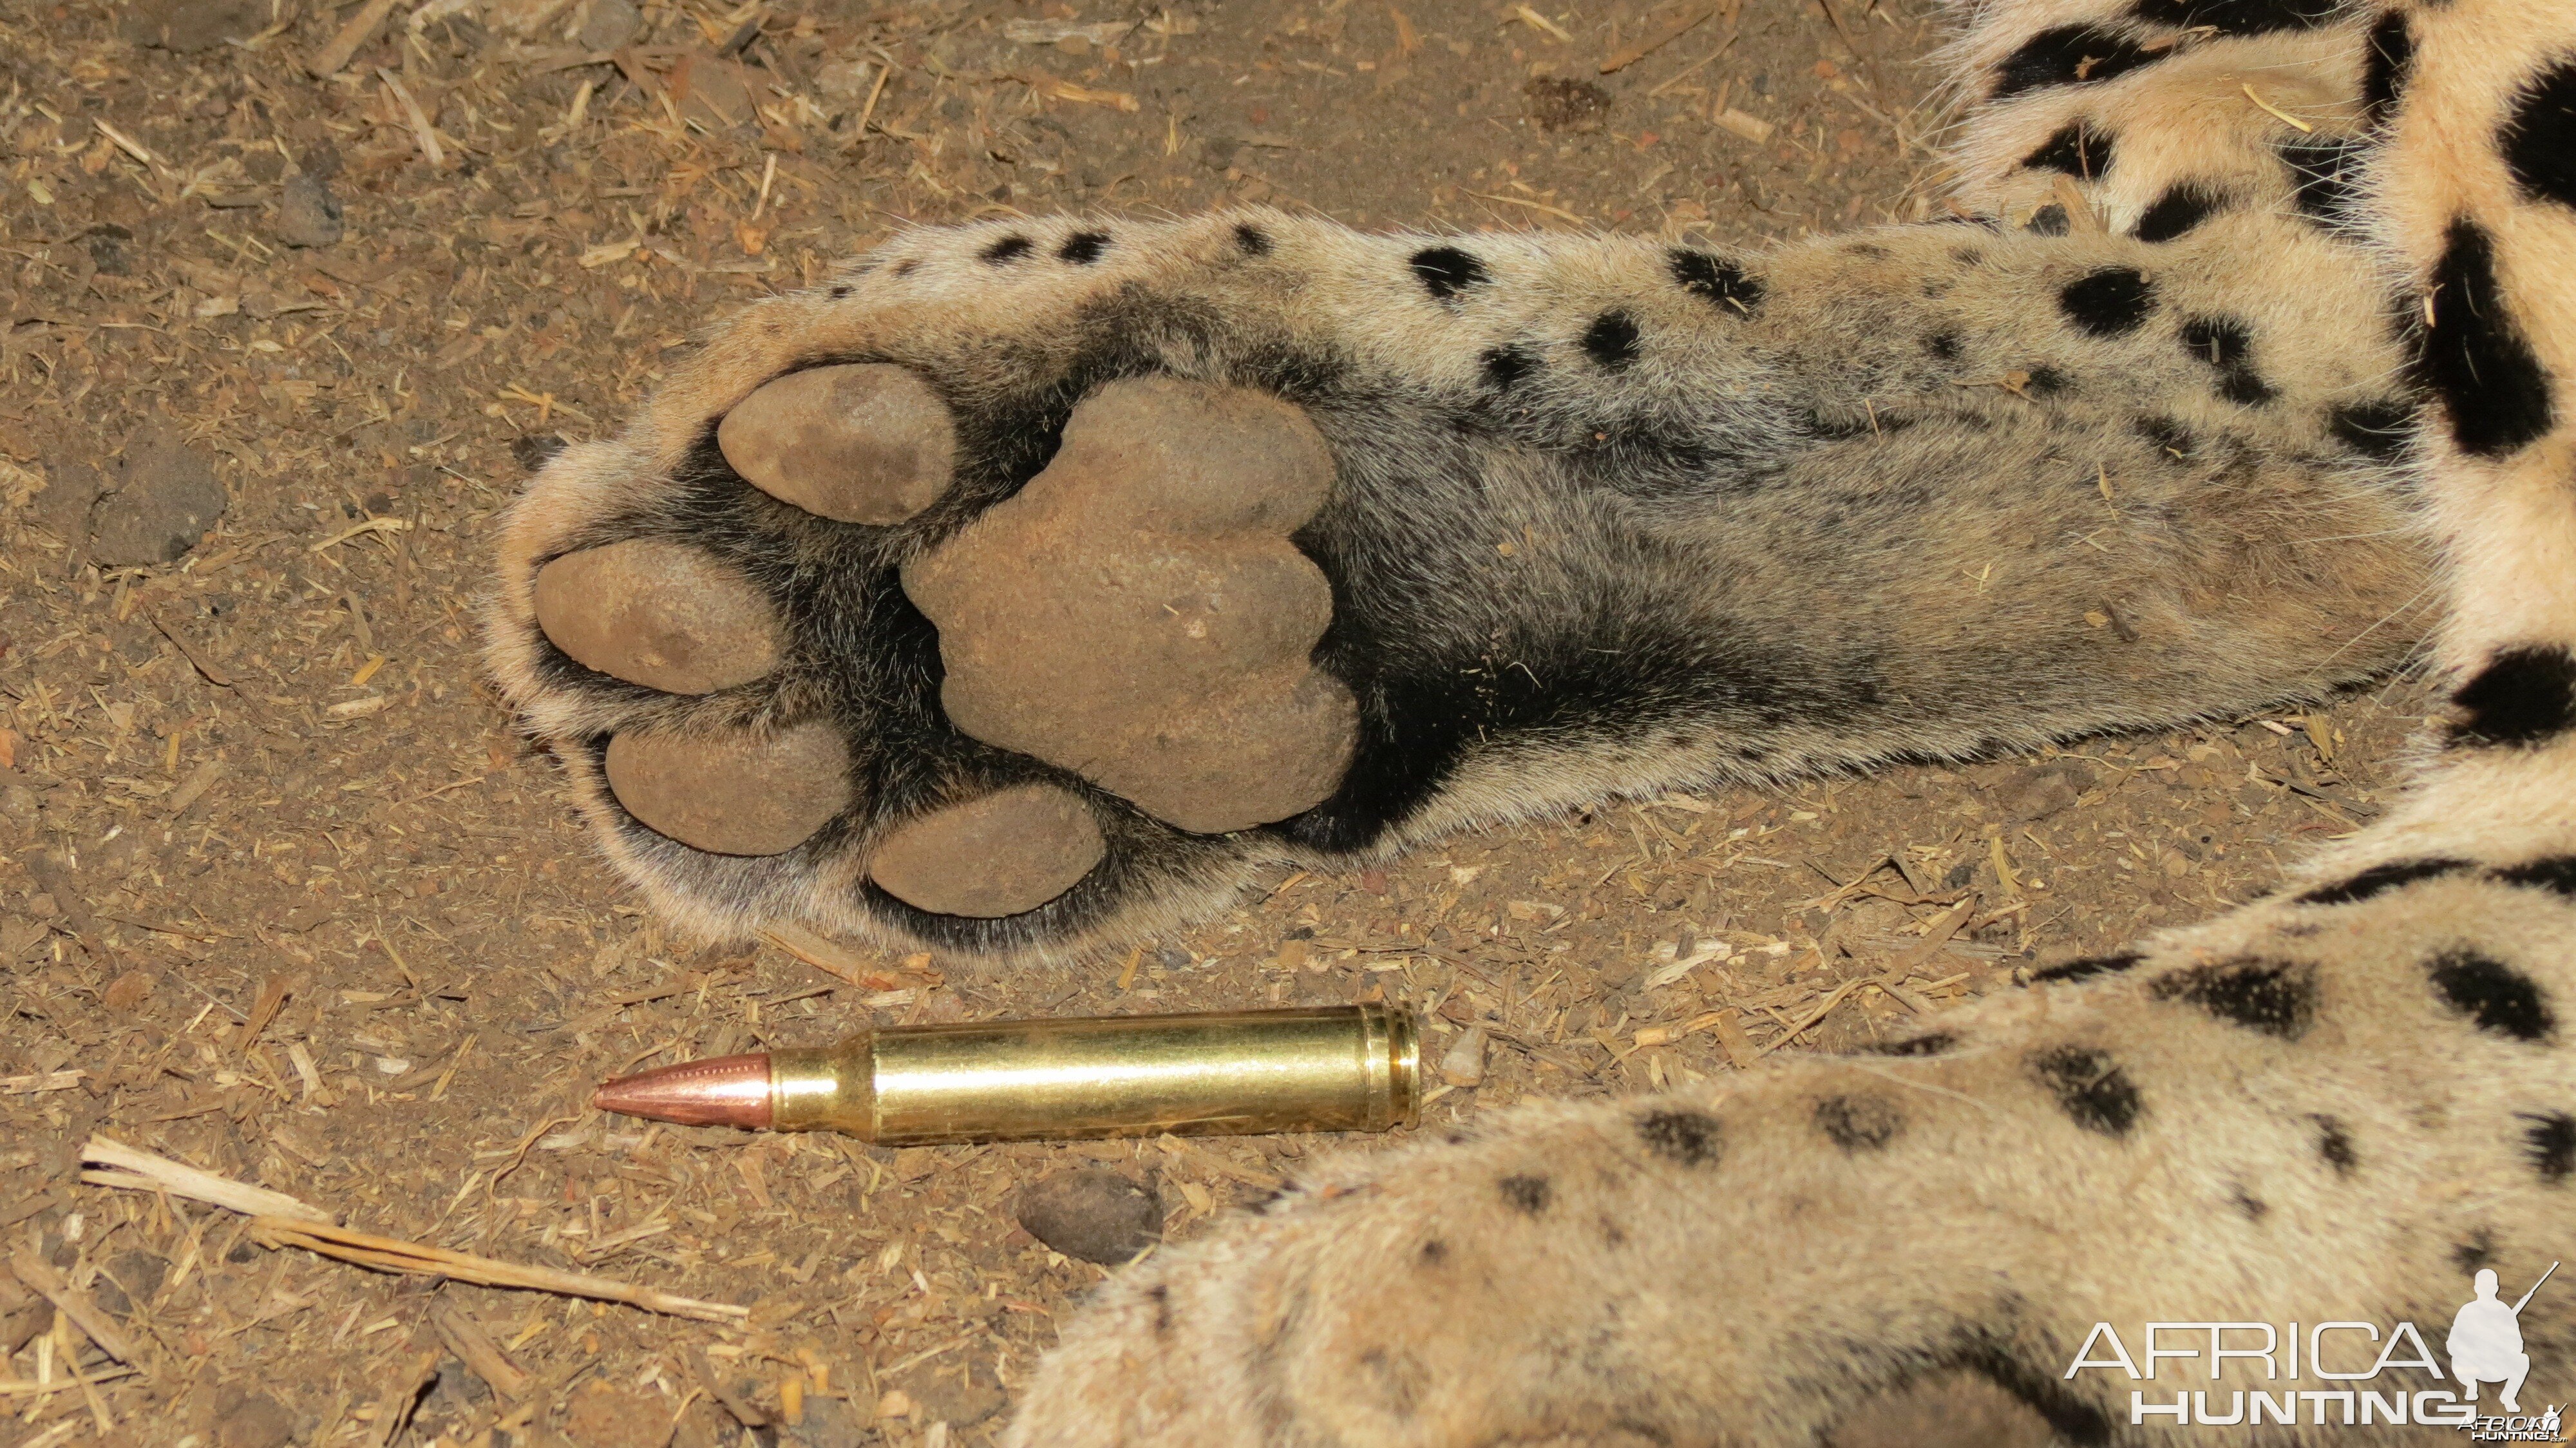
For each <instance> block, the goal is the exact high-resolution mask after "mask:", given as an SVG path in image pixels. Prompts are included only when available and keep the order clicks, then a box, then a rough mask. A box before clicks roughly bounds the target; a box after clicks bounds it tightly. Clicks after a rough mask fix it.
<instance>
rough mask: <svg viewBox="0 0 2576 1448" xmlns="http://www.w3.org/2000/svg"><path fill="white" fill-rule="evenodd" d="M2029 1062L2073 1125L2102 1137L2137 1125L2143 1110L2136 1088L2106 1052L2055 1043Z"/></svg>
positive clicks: (2119, 1133) (2127, 1131)
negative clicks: (2055, 1044) (2071, 1119)
mask: <svg viewBox="0 0 2576 1448" xmlns="http://www.w3.org/2000/svg"><path fill="white" fill-rule="evenodd" d="M2030 1064H2031V1069H2032V1070H2034V1071H2036V1072H2037V1073H2038V1074H2039V1079H2040V1081H2041V1083H2042V1084H2044V1085H2046V1086H2047V1087H2048V1089H2049V1090H2050V1091H2051V1092H2053V1093H2054V1094H2055V1095H2056V1097H2057V1105H2058V1108H2059V1109H2060V1110H2062V1111H2064V1112H2065V1113H2066V1114H2067V1115H2068V1116H2069V1117H2071V1118H2073V1120H2074V1122H2075V1124H2076V1125H2078V1126H2080V1127H2083V1128H2084V1129H2085V1130H2087V1131H2094V1132H2099V1133H2101V1134H2102V1135H2104V1136H2126V1135H2128V1134H2129V1128H2130V1127H2132V1126H2135V1125H2137V1123H2138V1113H2139V1112H2140V1111H2142V1110H2143V1109H2144V1106H2143V1104H2142V1103H2141V1102H2140V1100H2139V1098H2138V1088H2137V1087H2136V1086H2135V1085H2134V1084H2132V1083H2131V1082H2130V1080H2129V1077H2128V1075H2127V1073H2125V1072H2123V1071H2122V1070H2121V1069H2120V1068H2119V1067H2118V1066H2117V1065H2116V1064H2114V1063H2113V1062H2112V1060H2111V1057H2110V1054H2109V1053H2108V1052H2104V1051H2096V1050H2091V1049H2088V1048H2086V1047H2083V1046H2054V1047H2051V1048H2050V1049H2048V1050H2045V1051H2041V1052H2039V1053H2038V1054H2037V1055H2034V1056H2032V1057H2031V1061H2030Z"/></svg>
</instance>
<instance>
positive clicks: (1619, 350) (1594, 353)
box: [1583, 312, 1637, 372]
mask: <svg viewBox="0 0 2576 1448" xmlns="http://www.w3.org/2000/svg"><path fill="white" fill-rule="evenodd" d="M1583 355H1585V356H1587V357H1589V358H1591V359H1592V360H1593V362H1594V363H1596V364H1597V365H1599V366H1600V367H1601V368H1602V369H1604V370H1605V371H1610V372H1616V371H1619V370H1620V369H1622V368H1624V367H1626V366H1627V365H1628V364H1629V363H1631V362H1634V361H1636V360H1637V319H1636V318H1634V317H1631V316H1629V315H1628V314H1627V313H1626V312H1603V313H1602V314H1601V315H1600V316H1597V317H1595V318H1593V319H1592V325H1591V326H1589V327H1586V328H1584V329H1583Z"/></svg>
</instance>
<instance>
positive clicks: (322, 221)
mask: <svg viewBox="0 0 2576 1448" xmlns="http://www.w3.org/2000/svg"><path fill="white" fill-rule="evenodd" d="M347 229H348V228H347V227H346V226H345V225H344V224H343V223H342V221H341V220H340V198H339V197H337V196H334V195H332V194H331V188H330V187H328V186H325V185H323V184H322V181H321V179H320V178H319V177H316V176H314V175H312V174H311V173H309V172H299V173H297V174H295V175H293V176H289V177H287V178H286V189H285V194H284V195H282V196H281V197H280V198H279V199H278V203H277V239H278V240H280V241H282V242H285V243H286V244H287V245H288V246H329V245H331V244H332V243H334V242H336V241H338V240H339V239H340V237H341V235H342V234H343V233H344V232H346V231H347Z"/></svg>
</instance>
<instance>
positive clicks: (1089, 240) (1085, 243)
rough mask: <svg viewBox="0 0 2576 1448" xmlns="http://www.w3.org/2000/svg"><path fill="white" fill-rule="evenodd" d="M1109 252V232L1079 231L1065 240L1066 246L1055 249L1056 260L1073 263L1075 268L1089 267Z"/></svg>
mask: <svg viewBox="0 0 2576 1448" xmlns="http://www.w3.org/2000/svg"><path fill="white" fill-rule="evenodd" d="M1107 250H1109V233H1108V232H1105V231H1077V232H1075V233H1074V234H1073V235H1071V236H1068V237H1066V238H1065V239H1064V245H1062V246H1059V247H1057V248H1056V249H1055V259H1056V260H1058V261H1065V262H1071V263H1073V264H1074V265H1075V266H1089V265H1091V264H1092V263H1093V262H1096V261H1098V260H1100V257H1101V254H1102V253H1103V252H1106V251H1107Z"/></svg>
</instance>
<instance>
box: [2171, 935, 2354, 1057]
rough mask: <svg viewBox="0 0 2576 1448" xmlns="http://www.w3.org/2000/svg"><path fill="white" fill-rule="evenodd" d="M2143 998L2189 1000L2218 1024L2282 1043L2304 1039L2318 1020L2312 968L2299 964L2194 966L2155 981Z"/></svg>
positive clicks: (2259, 961) (2253, 959) (2257, 960)
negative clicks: (2256, 1033) (2277, 1039)
mask: <svg viewBox="0 0 2576 1448" xmlns="http://www.w3.org/2000/svg"><path fill="white" fill-rule="evenodd" d="M2147 994H2148V995H2150V996H2152V997H2153V998H2155V999H2157V1000H2160V1001H2170V1000H2182V1001H2189V1002H2190V1003H2191V1004H2193V1005H2196V1006H2198V1007H2200V1008H2201V1009H2202V1010H2205V1011H2207V1012H2209V1013H2210V1014H2211V1015H2213V1016H2216V1017H2218V1018H2219V1019H2220V1020H2222V1021H2229V1022H2232V1023H2234V1024H2236V1025H2240V1026H2243V1027H2244V1028H2245V1029H2247V1030H2249V1031H2256V1032H2259V1033H2261V1034H2263V1035H2266V1036H2278V1037H2279V1038H2281V1039H2282V1040H2284V1041H2295V1040H2297V1039H2298V1038H2299V1037H2301V1036H2304V1035H2306V1034H2307V1033H2308V1027H2310V1026H2312V1025H2314V1024H2316V1019H2317V972H2316V968H2315V967H2314V966H2311V965H2306V964H2303V963H2300V962H2298V961H2290V960H2266V959H2263V958H2261V957H2259V956H2247V957H2245V958H2243V959H2240V960H2222V961H2219V962H2217V963H2215V964H2211V965H2197V966H2193V967H2192V968H2190V969H2189V970H2177V971H2175V972H2173V973H2172V974H2170V975H2166V976H2163V977H2161V978H2159V979H2158V980H2157V981H2156V982H2155V984H2154V985H2152V986H2149V987H2148V988H2147Z"/></svg>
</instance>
